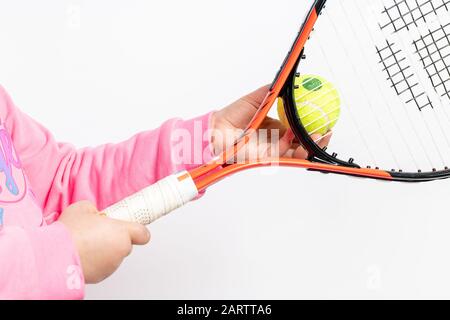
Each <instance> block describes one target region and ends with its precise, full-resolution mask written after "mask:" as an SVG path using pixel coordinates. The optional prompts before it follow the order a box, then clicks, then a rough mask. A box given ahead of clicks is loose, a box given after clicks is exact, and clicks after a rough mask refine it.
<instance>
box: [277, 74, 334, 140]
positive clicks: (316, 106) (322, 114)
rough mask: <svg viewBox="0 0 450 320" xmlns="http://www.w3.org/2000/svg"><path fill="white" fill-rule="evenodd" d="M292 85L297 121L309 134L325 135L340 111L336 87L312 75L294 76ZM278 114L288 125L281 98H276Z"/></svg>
mask: <svg viewBox="0 0 450 320" xmlns="http://www.w3.org/2000/svg"><path fill="white" fill-rule="evenodd" d="M294 85H295V89H294V97H295V102H296V107H297V115H298V118H299V119H298V121H300V122H301V124H302V125H303V127H304V128H305V129H306V131H307V132H308V133H309V134H310V135H313V134H320V135H325V134H326V133H328V132H329V131H330V130H331V129H332V128H333V127H334V126H335V125H336V123H337V121H338V120H339V115H340V113H341V109H340V106H341V99H340V96H339V92H338V91H337V89H336V87H335V86H334V85H333V84H332V83H330V82H329V81H327V80H326V79H324V78H322V77H319V76H313V75H303V76H298V77H296V79H295V84H294ZM278 115H279V118H280V120H281V122H282V123H283V124H284V125H285V126H287V127H289V122H288V120H287V117H286V114H285V112H284V104H283V100H282V99H278Z"/></svg>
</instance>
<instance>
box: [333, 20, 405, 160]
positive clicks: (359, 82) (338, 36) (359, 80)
mask: <svg viewBox="0 0 450 320" xmlns="http://www.w3.org/2000/svg"><path fill="white" fill-rule="evenodd" d="M327 16H328V14H327ZM328 18H329V22H330V25H331V27H332V29H333V31H334V34H335V35H336V39H338V42H340V43H345V42H344V41H343V37H342V36H341V34H340V32H339V31H338V28H337V26H336V23H335V21H334V19H333V18H331V17H330V16H328ZM342 23H344V21H340V25H342ZM350 29H351V30H353V28H350ZM341 49H342V51H343V53H344V55H345V57H346V58H347V61H351V60H352V56H351V54H350V53H349V51H348V49H347V48H346V46H345V45H344V46H342V48H341ZM350 67H351V72H352V73H353V75H354V79H356V81H355V82H356V84H357V86H358V89H359V90H360V92H361V93H362V95H363V96H364V99H365V102H366V105H367V106H369V109H370V112H371V114H370V116H372V117H373V118H374V119H375V123H376V126H377V128H378V130H379V132H381V134H382V137H383V139H384V143H385V144H386V146H387V147H388V149H389V150H390V154H391V156H392V159H393V161H394V163H395V165H396V167H397V168H400V165H399V161H398V159H397V157H396V154H395V152H394V149H393V147H392V145H391V143H390V140H389V139H388V137H387V136H386V134H385V132H384V130H383V129H382V124H381V121H380V120H379V119H378V117H377V112H376V111H375V107H374V106H373V102H372V101H371V99H370V98H369V94H368V93H367V90H366V88H365V86H363V85H362V82H363V79H362V78H361V75H360V74H359V73H358V70H357V69H356V66H355V64H353V63H350ZM366 148H370V147H369V145H366ZM374 163H375V162H374Z"/></svg>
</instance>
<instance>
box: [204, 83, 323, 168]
mask: <svg viewBox="0 0 450 320" xmlns="http://www.w3.org/2000/svg"><path fill="white" fill-rule="evenodd" d="M268 90H269V86H265V87H262V88H260V89H258V90H256V91H255V92H253V93H251V94H249V95H248V96H245V97H243V98H241V99H239V100H238V101H236V102H234V103H233V104H231V105H230V106H228V107H226V108H224V109H222V110H220V111H218V112H216V113H215V114H214V116H213V124H212V126H213V134H212V143H213V146H214V153H215V154H216V155H218V154H220V152H221V151H223V150H224V149H225V148H226V147H227V146H228V147H230V144H229V143H230V142H233V141H235V140H236V139H237V138H238V137H239V136H240V134H241V133H242V130H243V129H245V128H246V127H247V125H248V124H249V123H250V121H251V120H252V118H253V116H254V115H255V113H256V111H257V109H258V107H259V106H260V104H261V103H262V101H263V99H264V97H265V96H266V94H267V92H268ZM261 129H266V130H269V137H270V130H272V129H275V130H279V131H278V132H279V135H278V137H279V139H276V140H275V139H270V138H269V139H268V141H267V142H266V143H265V142H263V143H261V141H260V139H255V140H254V142H253V143H251V144H250V145H249V146H248V147H247V149H246V150H242V151H241V152H246V155H248V154H250V155H257V156H258V157H260V158H264V157H266V156H269V155H270V156H271V157H275V156H276V157H288V158H298V159H305V158H307V156H308V153H307V152H306V150H305V149H304V148H303V147H302V146H301V145H300V144H298V142H296V141H295V140H294V134H293V133H292V131H291V130H287V128H286V127H284V125H283V124H282V123H281V122H280V121H278V120H276V119H272V118H269V117H267V118H266V120H265V121H264V123H263V124H262V126H261ZM311 138H312V139H313V140H314V141H318V145H319V146H320V147H321V148H324V147H326V146H327V145H328V144H329V142H330V139H331V134H328V135H326V136H324V137H322V136H321V135H317V134H315V135H313V136H311ZM271 140H272V141H271ZM227 143H228V144H227ZM273 146H276V148H273ZM249 149H250V150H249ZM270 150H278V154H275V155H274V154H270V153H271V152H270ZM246 158H247V160H248V156H246Z"/></svg>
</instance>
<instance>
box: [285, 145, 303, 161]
mask: <svg viewBox="0 0 450 320" xmlns="http://www.w3.org/2000/svg"><path fill="white" fill-rule="evenodd" d="M284 157H286V158H292V159H300V160H305V159H307V158H308V151H306V150H305V148H303V147H302V146H299V147H297V148H290V149H289V150H288V151H287V152H286V153H285V154H284Z"/></svg>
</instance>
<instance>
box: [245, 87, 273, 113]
mask: <svg viewBox="0 0 450 320" xmlns="http://www.w3.org/2000/svg"><path fill="white" fill-rule="evenodd" d="M269 88H270V85H265V86H264V87H261V88H259V89H258V90H256V91H253V92H252V93H250V94H248V95H246V96H245V97H243V98H242V99H241V100H243V101H245V102H247V103H249V104H250V105H252V106H253V107H254V108H255V109H258V108H259V106H260V105H261V103H262V102H263V100H264V98H265V97H266V95H267V93H268V92H269Z"/></svg>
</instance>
